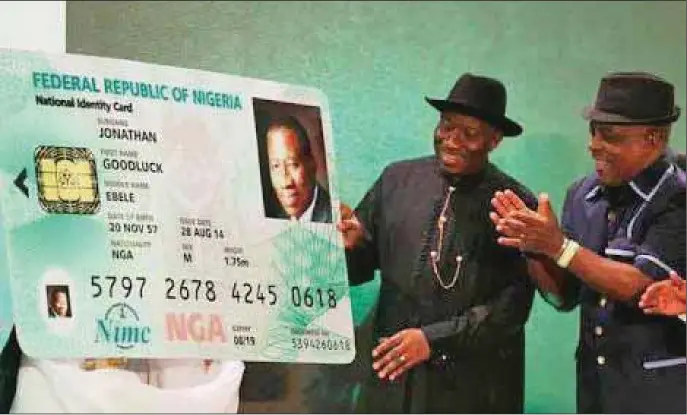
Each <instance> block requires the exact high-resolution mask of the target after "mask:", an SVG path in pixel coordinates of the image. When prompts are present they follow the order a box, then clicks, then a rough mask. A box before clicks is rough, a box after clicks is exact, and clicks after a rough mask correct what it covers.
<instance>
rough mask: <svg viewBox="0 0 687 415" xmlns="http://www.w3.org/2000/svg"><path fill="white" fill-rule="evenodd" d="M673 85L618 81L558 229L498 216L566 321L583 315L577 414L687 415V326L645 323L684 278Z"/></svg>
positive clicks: (511, 213) (640, 76) (548, 215)
mask: <svg viewBox="0 0 687 415" xmlns="http://www.w3.org/2000/svg"><path fill="white" fill-rule="evenodd" d="M673 94H674V92H673V85H672V84H670V83H669V82H667V81H666V80H664V79H662V78H660V77H658V76H655V75H652V74H649V73H643V72H618V73H611V74H608V75H607V76H605V77H604V78H603V79H602V80H601V84H600V86H599V89H598V93H597V97H596V102H595V103H594V105H593V106H590V107H588V108H586V109H585V110H584V113H583V116H584V118H585V119H586V120H588V121H589V130H590V140H589V145H588V148H589V152H590V154H591V156H592V158H593V159H594V165H595V172H594V173H592V174H590V175H588V176H586V177H584V178H582V179H580V180H578V181H576V182H575V183H573V184H572V185H571V186H570V187H569V189H568V192H567V196H566V199H565V203H564V205H563V213H562V221H561V225H560V226H559V224H558V221H557V219H556V217H555V215H554V213H553V211H552V209H551V205H550V203H549V200H548V198H547V197H546V195H541V196H540V197H539V208H538V210H536V211H535V210H531V209H529V208H527V207H525V206H524V205H523V204H522V202H521V201H520V199H519V198H518V197H517V196H515V195H514V194H513V193H511V192H508V191H507V192H503V193H497V194H496V195H495V198H494V200H493V205H494V210H495V211H494V212H492V213H491V216H492V220H493V221H494V222H495V224H496V229H497V231H499V232H500V233H501V234H502V235H503V236H502V237H501V238H500V239H499V243H501V244H502V245H504V246H510V247H518V248H520V249H521V250H523V251H524V252H527V253H528V258H530V259H529V260H528V263H529V267H530V272H531V275H532V276H533V277H534V278H535V281H536V282H537V284H538V286H539V289H540V290H541V292H542V293H543V294H544V295H545V298H547V301H549V302H550V303H551V304H553V305H554V306H555V307H556V308H558V309H559V310H563V311H566V310H572V309H573V308H574V307H576V306H577V305H578V304H579V305H580V309H581V310H580V337H579V345H578V348H577V352H576V358H577V410H578V412H582V413H589V412H593V413H604V412H613V413H615V412H625V413H638V412H639V413H647V412H649V413H685V411H686V408H685V401H686V399H687V395H686V393H685V325H684V324H683V323H682V322H681V321H680V320H678V319H676V318H673V317H668V316H653V315H646V314H645V313H643V312H642V309H641V308H640V307H639V299H640V297H641V295H642V293H643V292H644V290H645V289H646V287H648V286H649V285H650V284H651V283H652V282H653V281H657V280H663V279H666V278H668V276H669V275H670V274H671V272H673V273H675V272H676V273H677V274H679V275H685V174H684V172H683V171H682V170H681V169H680V168H678V167H677V166H676V165H675V164H674V160H673V157H672V156H671V155H670V154H669V151H668V138H669V135H670V128H671V124H672V123H673V122H675V121H676V120H677V119H678V117H679V116H680V109H679V108H678V107H677V106H676V105H675V102H674V97H673Z"/></svg>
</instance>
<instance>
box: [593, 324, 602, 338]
mask: <svg viewBox="0 0 687 415" xmlns="http://www.w3.org/2000/svg"><path fill="white" fill-rule="evenodd" d="M594 334H596V335H597V336H601V335H602V334H604V329H603V328H602V327H601V326H596V327H594Z"/></svg>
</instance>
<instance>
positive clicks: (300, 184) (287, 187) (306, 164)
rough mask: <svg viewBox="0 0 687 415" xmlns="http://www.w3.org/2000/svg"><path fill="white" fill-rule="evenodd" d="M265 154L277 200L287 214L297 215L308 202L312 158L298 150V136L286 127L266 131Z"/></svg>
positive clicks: (296, 216) (311, 191) (311, 184)
mask: <svg viewBox="0 0 687 415" xmlns="http://www.w3.org/2000/svg"><path fill="white" fill-rule="evenodd" d="M267 157H268V159H269V165H270V177H271V179H272V186H274V191H275V193H276V194H277V199H279V202H280V203H281V205H282V207H283V208H284V211H286V213H287V214H288V215H289V216H291V217H295V218H300V216H301V215H302V214H303V212H305V210H306V209H307V208H308V206H309V205H310V202H312V197H313V189H314V186H315V180H314V178H315V163H314V160H312V158H310V157H307V156H306V155H304V154H303V153H302V149H301V147H300V146H299V144H298V136H297V135H296V133H295V132H294V131H292V130H290V129H288V128H276V129H271V130H270V131H268V132H267Z"/></svg>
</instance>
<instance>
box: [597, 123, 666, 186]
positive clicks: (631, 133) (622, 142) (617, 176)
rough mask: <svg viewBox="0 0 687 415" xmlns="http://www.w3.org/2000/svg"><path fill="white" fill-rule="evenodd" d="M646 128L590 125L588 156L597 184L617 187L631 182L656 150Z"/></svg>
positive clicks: (657, 144) (657, 148) (650, 132)
mask: <svg viewBox="0 0 687 415" xmlns="http://www.w3.org/2000/svg"><path fill="white" fill-rule="evenodd" d="M653 130H655V129H652V128H651V127H650V126H637V125H612V124H597V123H592V125H591V126H590V136H591V137H590V140H589V145H588V149H589V153H590V154H591V156H592V158H593V159H594V168H595V170H596V173H597V175H598V176H599V179H600V180H601V182H602V183H603V184H605V185H608V186H618V185H620V184H622V183H625V182H628V181H630V180H632V178H633V177H634V176H636V175H637V174H638V173H639V172H641V171H642V169H644V168H645V167H646V166H647V165H648V164H649V162H651V161H652V159H653V158H654V156H655V154H656V151H660V146H661V142H660V140H657V139H656V138H655V137H654V138H652V134H654V133H653V132H652V131H653Z"/></svg>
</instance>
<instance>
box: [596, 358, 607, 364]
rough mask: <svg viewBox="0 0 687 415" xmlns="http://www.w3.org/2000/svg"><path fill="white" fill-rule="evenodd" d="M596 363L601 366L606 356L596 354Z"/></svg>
mask: <svg viewBox="0 0 687 415" xmlns="http://www.w3.org/2000/svg"><path fill="white" fill-rule="evenodd" d="M596 363H598V364H599V366H603V365H605V364H606V358H605V357H603V356H597V357H596Z"/></svg>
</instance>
